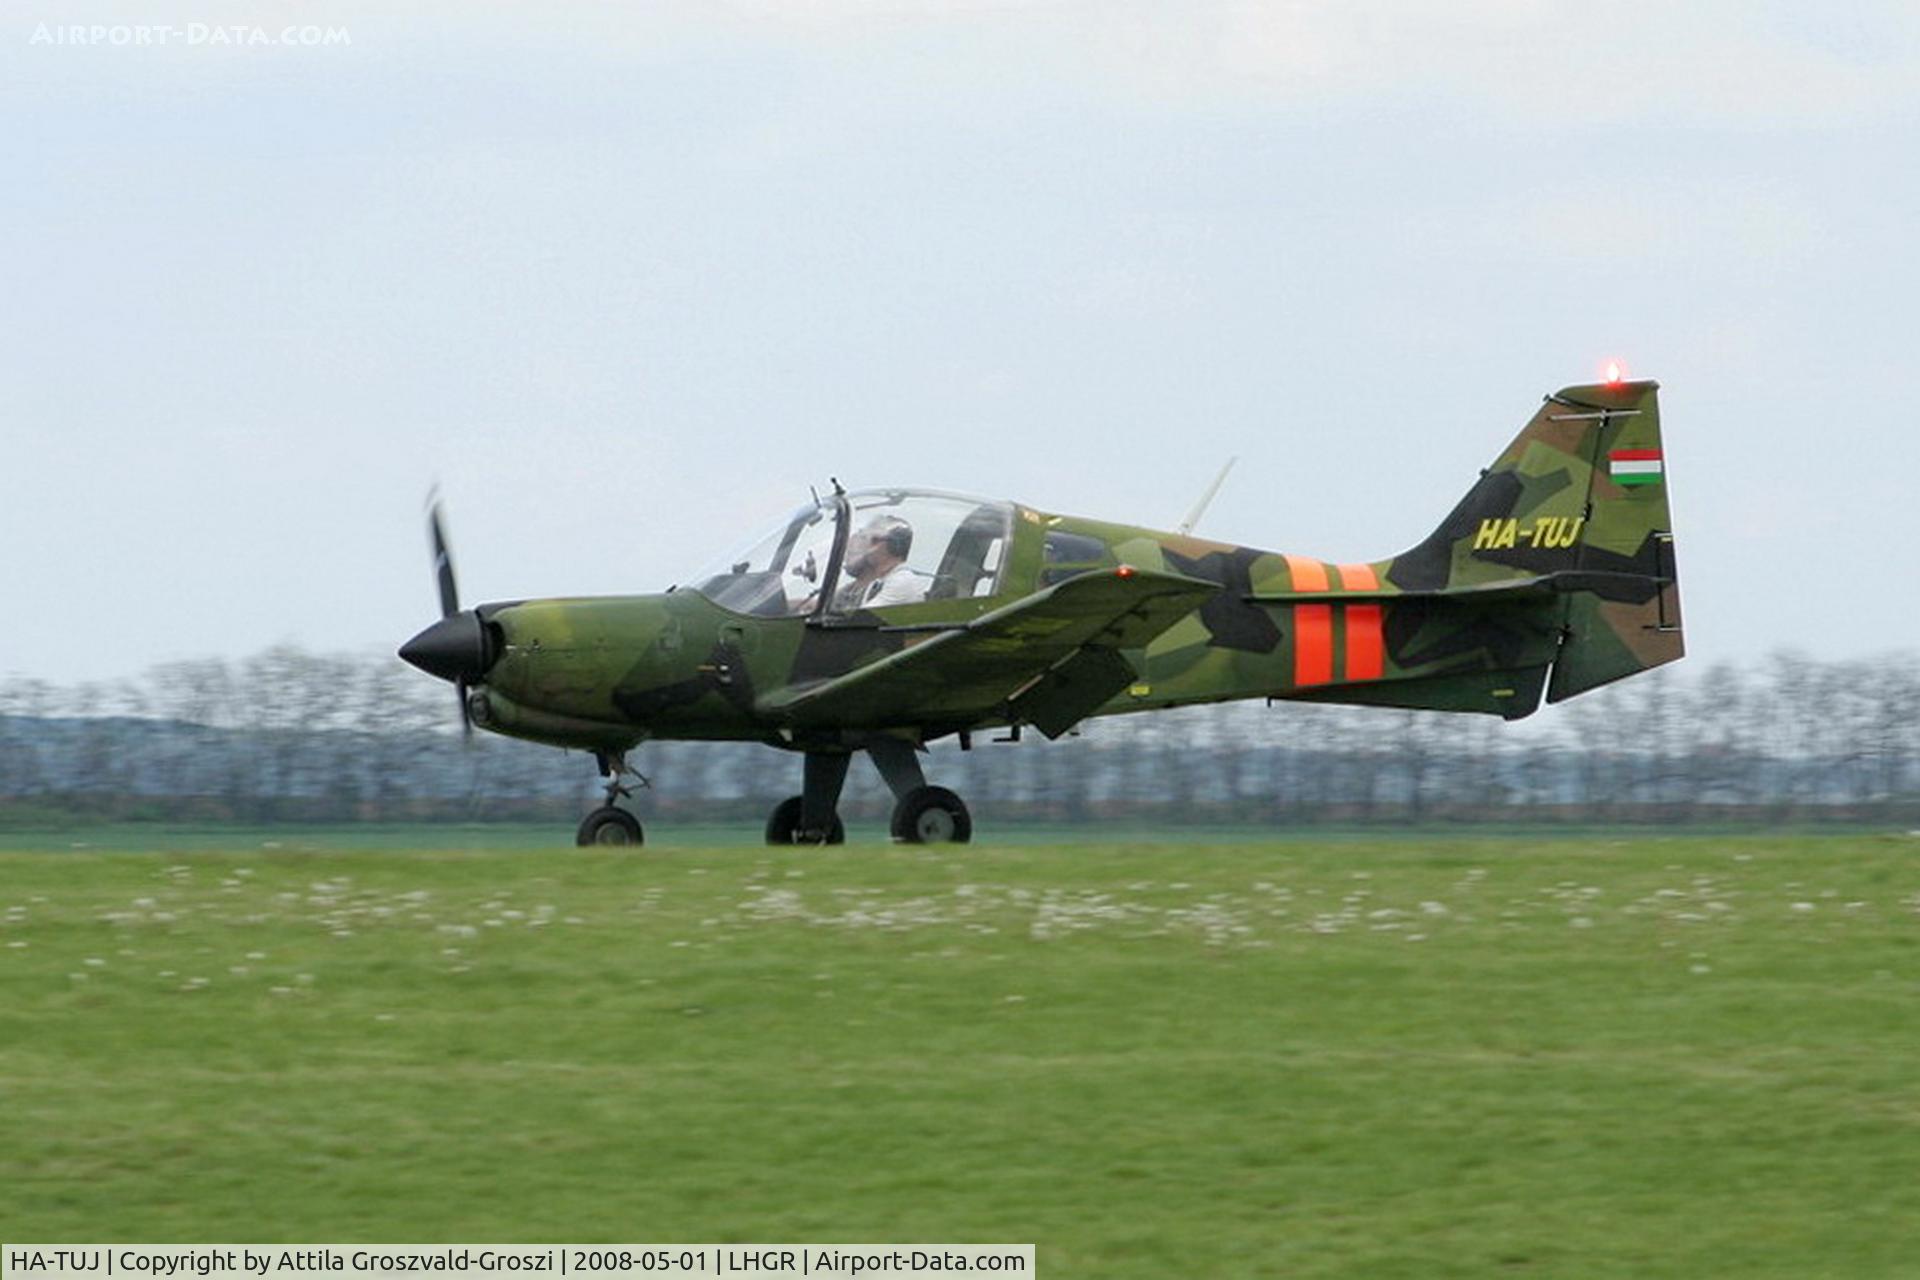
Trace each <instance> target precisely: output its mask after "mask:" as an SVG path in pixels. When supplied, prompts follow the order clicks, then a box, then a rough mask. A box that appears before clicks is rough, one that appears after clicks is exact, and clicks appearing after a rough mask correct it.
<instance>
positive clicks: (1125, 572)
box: [1113, 564, 1140, 578]
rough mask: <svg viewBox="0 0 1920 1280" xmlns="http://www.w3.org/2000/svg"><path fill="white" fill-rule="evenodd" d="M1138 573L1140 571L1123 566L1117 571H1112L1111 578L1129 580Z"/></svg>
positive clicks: (1126, 565)
mask: <svg viewBox="0 0 1920 1280" xmlns="http://www.w3.org/2000/svg"><path fill="white" fill-rule="evenodd" d="M1138 572H1140V571H1139V570H1138V569H1136V568H1134V567H1133V566H1132V565H1130V564H1123V565H1121V566H1120V567H1119V568H1118V569H1115V570H1114V571H1113V576H1114V577H1116V578H1131V577H1132V576H1133V575H1134V574H1136V573H1138Z"/></svg>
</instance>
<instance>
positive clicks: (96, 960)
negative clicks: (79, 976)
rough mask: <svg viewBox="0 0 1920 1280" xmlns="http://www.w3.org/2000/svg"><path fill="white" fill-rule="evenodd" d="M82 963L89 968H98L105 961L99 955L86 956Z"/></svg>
mask: <svg viewBox="0 0 1920 1280" xmlns="http://www.w3.org/2000/svg"><path fill="white" fill-rule="evenodd" d="M82 963H83V964H85V965H87V967H89V968H92V969H98V968H99V967H100V966H101V965H103V964H105V963H106V961H105V960H102V959H101V958H100V957H99V956H88V957H87V958H86V959H85V960H84V961H82Z"/></svg>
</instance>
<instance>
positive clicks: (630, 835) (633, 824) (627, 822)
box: [573, 751, 647, 849]
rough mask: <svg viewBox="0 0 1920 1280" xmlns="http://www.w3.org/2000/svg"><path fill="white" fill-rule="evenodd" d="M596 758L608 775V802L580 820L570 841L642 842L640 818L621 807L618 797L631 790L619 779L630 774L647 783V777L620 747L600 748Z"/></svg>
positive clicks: (586, 844)
mask: <svg viewBox="0 0 1920 1280" xmlns="http://www.w3.org/2000/svg"><path fill="white" fill-rule="evenodd" d="M597 759H598V760H599V763H600V772H601V773H602V774H603V775H605V777H606V779H607V802H606V803H605V804H603V805H601V806H600V807H599V808H598V809H595V810H594V811H593V812H592V813H589V814H588V815H587V816H586V817H585V818H582V819H581V820H580V829H579V830H578V831H576V832H574V836H573V842H574V843H575V844H576V845H579V846H580V847H581V848H583V849H585V848H589V847H595V846H598V847H618V846H621V845H640V844H645V843H646V842H647V837H646V833H645V832H644V831H642V830H641V829H640V819H638V818H636V817H634V816H633V814H631V813H629V812H628V811H627V810H625V809H622V808H620V806H619V804H618V801H620V800H622V799H624V798H626V797H627V796H630V795H632V794H633V788H632V787H629V786H627V785H626V784H625V783H623V782H621V781H620V779H622V778H624V777H627V776H629V775H631V776H632V777H635V778H638V779H639V780H640V785H641V786H643V787H644V786H646V785H647V780H646V778H645V777H644V776H643V775H642V774H641V773H640V771H639V770H638V769H635V768H634V767H633V766H631V765H629V764H628V763H627V756H626V753H625V752H623V751H616V752H610V753H609V752H601V753H600V754H599V755H598V757H597Z"/></svg>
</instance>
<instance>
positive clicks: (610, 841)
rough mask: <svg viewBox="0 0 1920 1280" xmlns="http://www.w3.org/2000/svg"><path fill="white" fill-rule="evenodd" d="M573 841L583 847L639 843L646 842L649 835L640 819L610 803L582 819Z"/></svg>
mask: <svg viewBox="0 0 1920 1280" xmlns="http://www.w3.org/2000/svg"><path fill="white" fill-rule="evenodd" d="M573 842H574V843H575V844H577V845H579V846H580V847H581V848H587V847H590V846H595V845H598V846H619V845H637V844H645V843H646V842H647V837H646V833H645V832H643V831H641V830H640V819H638V818H636V817H634V816H633V815H632V814H630V813H628V812H627V811H626V810H625V809H616V808H614V807H613V806H612V805H610V804H609V805H603V806H602V807H600V808H598V809H595V810H594V811H593V812H592V813H590V814H588V815H587V816H586V817H585V818H584V819H582V820H581V822H580V830H579V831H577V832H575V833H574V837H573Z"/></svg>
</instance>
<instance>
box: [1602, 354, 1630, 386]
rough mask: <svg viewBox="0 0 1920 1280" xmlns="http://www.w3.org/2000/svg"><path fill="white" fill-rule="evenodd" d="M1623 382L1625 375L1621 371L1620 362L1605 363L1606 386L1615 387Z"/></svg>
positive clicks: (1610, 361)
mask: <svg viewBox="0 0 1920 1280" xmlns="http://www.w3.org/2000/svg"><path fill="white" fill-rule="evenodd" d="M1625 380H1626V374H1625V373H1624V372H1622V371H1621V368H1620V362H1619V361H1618V360H1609V361H1607V385H1608V386H1610V387H1617V386H1619V385H1620V384H1621V383H1622V382H1624V381H1625Z"/></svg>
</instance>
